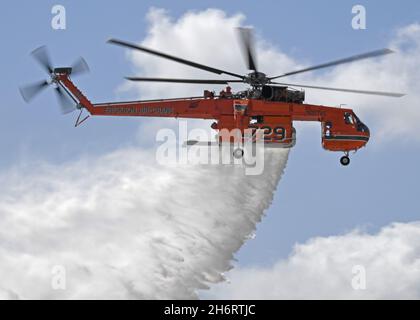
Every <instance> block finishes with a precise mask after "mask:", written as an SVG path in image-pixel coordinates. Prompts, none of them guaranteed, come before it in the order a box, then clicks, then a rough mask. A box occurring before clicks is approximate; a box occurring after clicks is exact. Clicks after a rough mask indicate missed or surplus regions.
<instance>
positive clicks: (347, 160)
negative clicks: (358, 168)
mask: <svg viewBox="0 0 420 320" xmlns="http://www.w3.org/2000/svg"><path fill="white" fill-rule="evenodd" d="M340 163H341V164H342V165H343V166H348V165H349V164H350V158H349V156H348V154H346V155H345V156H342V157H341V158H340Z"/></svg>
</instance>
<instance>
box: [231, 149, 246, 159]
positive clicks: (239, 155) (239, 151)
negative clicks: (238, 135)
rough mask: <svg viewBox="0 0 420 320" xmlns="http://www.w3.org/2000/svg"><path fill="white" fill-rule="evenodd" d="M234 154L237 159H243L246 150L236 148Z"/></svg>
mask: <svg viewBox="0 0 420 320" xmlns="http://www.w3.org/2000/svg"><path fill="white" fill-rule="evenodd" d="M233 156H234V158H235V159H242V157H243V156H244V150H242V149H241V148H236V149H235V150H233Z"/></svg>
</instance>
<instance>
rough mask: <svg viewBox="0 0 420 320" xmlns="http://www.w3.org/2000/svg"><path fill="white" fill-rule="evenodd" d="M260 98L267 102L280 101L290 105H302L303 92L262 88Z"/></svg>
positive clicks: (273, 87) (282, 88)
mask: <svg viewBox="0 0 420 320" xmlns="http://www.w3.org/2000/svg"><path fill="white" fill-rule="evenodd" d="M261 97H262V98H263V99H264V100H268V101H282V102H292V103H303V101H304V100H305V92H304V91H297V90H290V89H288V88H287V87H275V86H263V87H262V89H261Z"/></svg>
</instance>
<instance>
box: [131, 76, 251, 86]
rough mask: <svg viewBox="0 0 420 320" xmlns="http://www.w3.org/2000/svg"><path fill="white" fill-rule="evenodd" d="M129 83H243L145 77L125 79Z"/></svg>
mask: <svg viewBox="0 0 420 320" xmlns="http://www.w3.org/2000/svg"><path fill="white" fill-rule="evenodd" d="M126 79H127V80H130V81H150V82H174V83H204V84H228V83H229V82H243V81H242V80H213V79H209V80H203V79H174V78H146V77H126Z"/></svg>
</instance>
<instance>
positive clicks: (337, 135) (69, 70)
mask: <svg viewBox="0 0 420 320" xmlns="http://www.w3.org/2000/svg"><path fill="white" fill-rule="evenodd" d="M238 30H239V35H240V39H241V43H242V47H243V51H244V55H245V57H246V61H247V66H248V69H249V70H250V71H251V72H250V73H248V74H246V75H240V74H236V73H233V72H229V71H225V70H221V69H216V68H213V67H210V66H206V65H203V64H199V63H196V62H192V61H190V60H186V59H183V58H179V57H175V56H172V55H169V54H166V53H162V52H158V51H156V50H152V49H149V48H145V47H143V46H140V45H137V44H133V43H129V42H125V41H121V40H117V39H110V40H109V41H108V42H109V43H111V44H115V45H119V46H123V47H126V48H130V49H134V50H138V51H142V52H145V53H149V54H152V55H155V56H158V57H161V58H165V59H169V60H172V61H175V62H178V63H182V64H185V65H188V66H191V67H194V68H198V69H201V70H205V71H208V72H211V73H215V74H219V75H222V74H224V75H228V76H231V77H233V78H235V79H223V80H217V79H216V80H213V79H207V80H206V79H176V78H149V77H127V79H128V80H131V81H149V82H168V83H196V84H225V85H227V87H226V89H225V90H223V91H221V92H220V93H219V94H218V95H216V94H215V93H214V92H212V91H209V90H205V91H204V94H203V95H202V96H198V97H185V98H175V99H157V100H141V101H127V102H107V103H92V102H91V101H90V100H89V99H88V98H87V97H86V96H85V95H84V94H83V93H82V92H81V91H80V90H79V89H78V88H77V87H76V86H75V84H74V83H73V82H72V80H71V78H70V76H71V75H75V74H78V73H79V74H80V73H83V72H86V71H88V70H89V69H88V66H87V64H86V62H85V61H84V60H83V58H80V59H79V60H78V61H77V62H76V63H75V64H74V65H73V66H72V67H64V68H53V67H52V66H51V63H50V59H49V56H48V54H47V50H46V48H45V47H40V48H38V49H36V50H35V51H33V52H32V56H33V57H34V58H35V59H36V60H37V61H38V62H39V63H40V64H41V66H42V67H43V68H44V69H45V70H46V71H47V72H48V74H49V75H50V80H43V81H41V82H37V83H35V84H32V85H29V86H25V87H21V88H20V92H21V94H22V96H23V98H24V99H25V101H27V102H29V101H30V100H31V99H32V98H33V97H34V96H35V95H36V94H38V92H40V91H41V90H42V89H44V88H46V87H47V86H48V85H50V84H54V85H55V89H56V93H57V96H58V98H59V101H60V104H61V106H62V111H63V113H68V112H71V111H74V110H76V109H79V110H80V113H79V116H78V117H77V120H76V124H75V126H78V125H80V124H81V123H83V122H84V121H85V120H86V119H87V118H88V117H89V115H87V116H85V117H84V118H83V119H81V115H82V112H83V110H85V109H86V110H87V111H88V113H89V114H90V115H92V116H135V117H175V118H190V119H213V120H215V122H214V123H213V124H212V125H211V127H212V128H213V129H214V130H216V131H218V132H220V131H222V130H223V129H227V130H234V129H239V130H240V132H242V139H243V137H244V132H245V131H246V130H251V131H253V132H257V130H259V132H261V131H262V132H263V139H264V143H265V145H266V146H269V147H284V148H291V147H293V146H294V144H295V142H296V131H295V128H294V127H293V122H294V121H319V122H320V123H321V128H322V133H321V136H322V146H323V148H324V149H326V150H330V151H341V152H344V156H342V157H341V159H340V163H341V164H342V165H344V166H346V165H348V164H349V163H350V158H349V153H350V151H357V150H358V149H360V148H362V147H364V146H365V145H366V144H367V142H368V141H369V137H370V132H369V129H368V127H367V126H366V125H365V124H364V123H363V122H362V121H361V120H360V119H359V118H358V117H357V116H356V114H355V113H354V111H353V110H352V109H345V108H337V107H329V106H323V105H312V104H307V103H304V100H305V92H304V91H302V90H295V89H292V88H290V87H291V86H292V87H302V88H310V89H321V90H333V91H341V92H351V93H360V94H371V95H380V96H387V97H402V96H404V94H401V93H393V92H380V91H366V90H354V89H341V88H330V87H319V86H312V85H301V84H290V83H280V82H276V81H274V80H276V79H279V78H283V77H287V76H291V75H295V74H300V73H303V72H308V71H313V70H318V69H322V68H327V67H332V66H336V65H340V64H345V63H350V62H354V61H358V60H362V59H367V58H372V57H377V56H382V55H386V54H390V53H392V52H393V51H392V50H389V49H381V50H376V51H372V52H368V53H364V54H360V55H355V56H351V57H349V58H345V59H340V60H335V61H332V62H328V63H323V64H320V65H316V66H312V67H308V68H304V69H301V70H295V71H292V72H286V73H283V74H281V75H278V76H274V77H268V76H267V75H266V74H265V73H262V72H260V71H259V69H258V68H257V64H256V59H255V54H254V49H253V40H252V32H251V30H250V29H246V28H239V29H238ZM229 83H246V84H248V85H249V88H248V89H246V90H244V91H240V92H235V93H234V92H232V91H231V88H230V87H229V86H228V84H229ZM220 139H222V138H221V137H220ZM220 142H222V141H221V140H220ZM234 156H235V157H237V158H240V157H242V156H243V150H242V149H235V150H234Z"/></svg>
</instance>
